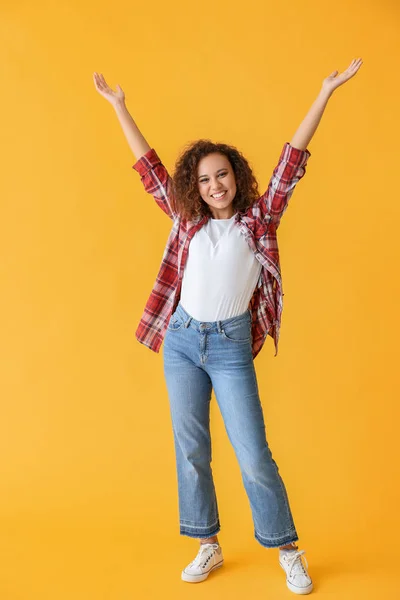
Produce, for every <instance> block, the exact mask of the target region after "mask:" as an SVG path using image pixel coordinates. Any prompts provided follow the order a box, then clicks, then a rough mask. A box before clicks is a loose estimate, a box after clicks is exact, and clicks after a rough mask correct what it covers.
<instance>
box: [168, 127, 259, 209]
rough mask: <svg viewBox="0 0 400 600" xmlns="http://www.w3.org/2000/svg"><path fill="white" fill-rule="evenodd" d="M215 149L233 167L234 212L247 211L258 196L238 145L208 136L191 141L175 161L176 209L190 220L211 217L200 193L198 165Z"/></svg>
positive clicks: (248, 167) (251, 174)
mask: <svg viewBox="0 0 400 600" xmlns="http://www.w3.org/2000/svg"><path fill="white" fill-rule="evenodd" d="M213 152H218V153H220V154H224V155H225V156H226V157H227V159H228V160H229V162H230V164H231V166H232V169H233V172H234V175H235V180H236V195H235V198H234V200H233V204H232V206H233V211H234V213H236V212H242V211H246V210H247V209H248V208H249V207H250V206H251V205H252V204H253V203H254V202H255V201H256V200H257V199H258V198H259V195H260V194H259V191H258V182H257V180H256V178H255V176H254V174H253V171H252V169H251V167H250V165H249V163H248V162H247V160H246V159H245V157H244V156H243V155H242V153H241V152H240V151H239V150H238V149H237V148H235V147H234V146H230V145H228V144H223V143H214V142H212V141H211V140H208V139H201V140H197V141H195V142H189V143H188V144H186V146H185V147H184V149H183V151H182V153H181V155H180V156H179V157H178V159H177V160H176V163H175V171H174V174H173V176H172V181H173V190H174V204H175V210H176V212H177V213H178V214H179V215H180V216H181V217H183V218H185V219H187V220H189V221H193V220H195V219H196V218H197V217H203V216H205V215H208V216H210V217H212V213H211V210H210V207H209V206H208V204H207V203H206V202H204V200H203V199H202V197H201V196H200V191H199V188H198V177H197V167H198V164H199V162H200V160H201V159H202V158H203V157H204V156H207V155H208V154H212V153H213Z"/></svg>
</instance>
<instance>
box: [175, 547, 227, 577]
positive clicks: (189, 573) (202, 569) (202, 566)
mask: <svg viewBox="0 0 400 600" xmlns="http://www.w3.org/2000/svg"><path fill="white" fill-rule="evenodd" d="M223 563H224V557H223V556H222V548H221V546H220V545H219V544H218V543H214V544H201V545H200V549H199V551H198V553H197V556H196V558H195V559H194V560H192V562H191V563H190V564H188V566H187V567H185V568H184V569H183V571H182V579H183V581H189V582H190V583H197V582H199V581H204V579H207V577H208V576H209V574H210V573H211V571H213V570H214V569H218V568H219V567H222V565H223Z"/></svg>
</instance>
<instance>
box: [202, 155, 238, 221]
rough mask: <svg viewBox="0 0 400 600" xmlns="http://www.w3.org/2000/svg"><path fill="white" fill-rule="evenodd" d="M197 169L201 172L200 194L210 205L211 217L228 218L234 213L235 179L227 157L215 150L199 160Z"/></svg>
mask: <svg viewBox="0 0 400 600" xmlns="http://www.w3.org/2000/svg"><path fill="white" fill-rule="evenodd" d="M197 171H198V173H203V175H200V177H199V192H200V196H201V198H202V199H203V200H204V202H205V203H206V204H208V206H209V207H210V210H211V212H212V215H213V218H214V219H230V217H231V216H232V215H233V213H234V211H233V200H234V198H235V195H236V180H235V174H234V172H233V168H232V165H231V163H230V162H229V160H228V158H227V157H226V156H225V155H224V154H220V153H217V152H214V153H212V154H208V155H207V156H205V157H204V158H202V159H201V160H200V162H199V164H198V167H197ZM204 173H205V174H206V175H204ZM208 173H210V175H208Z"/></svg>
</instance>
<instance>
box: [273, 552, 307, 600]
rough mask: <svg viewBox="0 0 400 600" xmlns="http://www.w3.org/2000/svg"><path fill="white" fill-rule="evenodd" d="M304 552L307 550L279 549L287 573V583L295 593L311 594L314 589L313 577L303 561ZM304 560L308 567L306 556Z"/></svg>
mask: <svg viewBox="0 0 400 600" xmlns="http://www.w3.org/2000/svg"><path fill="white" fill-rule="evenodd" d="M304 553H305V550H288V551H285V550H279V564H280V565H281V567H282V569H283V570H284V571H285V573H286V585H287V586H288V588H289V590H290V591H291V592H294V593H295V594H309V593H310V592H311V591H312V589H313V583H312V581H311V577H310V576H309V574H308V573H307V570H306V569H305V567H304V565H303V563H302V562H301V556H302V554H304ZM304 560H305V561H306V565H307V567H308V562H307V559H306V557H304Z"/></svg>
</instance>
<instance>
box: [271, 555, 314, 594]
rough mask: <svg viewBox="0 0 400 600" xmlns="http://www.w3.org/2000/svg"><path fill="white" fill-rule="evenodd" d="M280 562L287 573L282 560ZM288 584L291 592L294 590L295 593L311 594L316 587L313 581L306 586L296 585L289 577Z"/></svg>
mask: <svg viewBox="0 0 400 600" xmlns="http://www.w3.org/2000/svg"><path fill="white" fill-rule="evenodd" d="M279 564H280V566H281V567H282V569H283V570H284V571H285V574H286V570H285V567H283V566H282V565H281V563H280V562H279ZM286 585H287V586H288V588H289V590H290V591H291V592H294V593H295V594H310V593H311V592H312V590H313V587H314V585H313V583H312V582H311V583H310V584H309V585H308V586H307V587H305V588H300V587H296V586H295V585H293V584H292V583H290V581H288V580H287V579H286Z"/></svg>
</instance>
